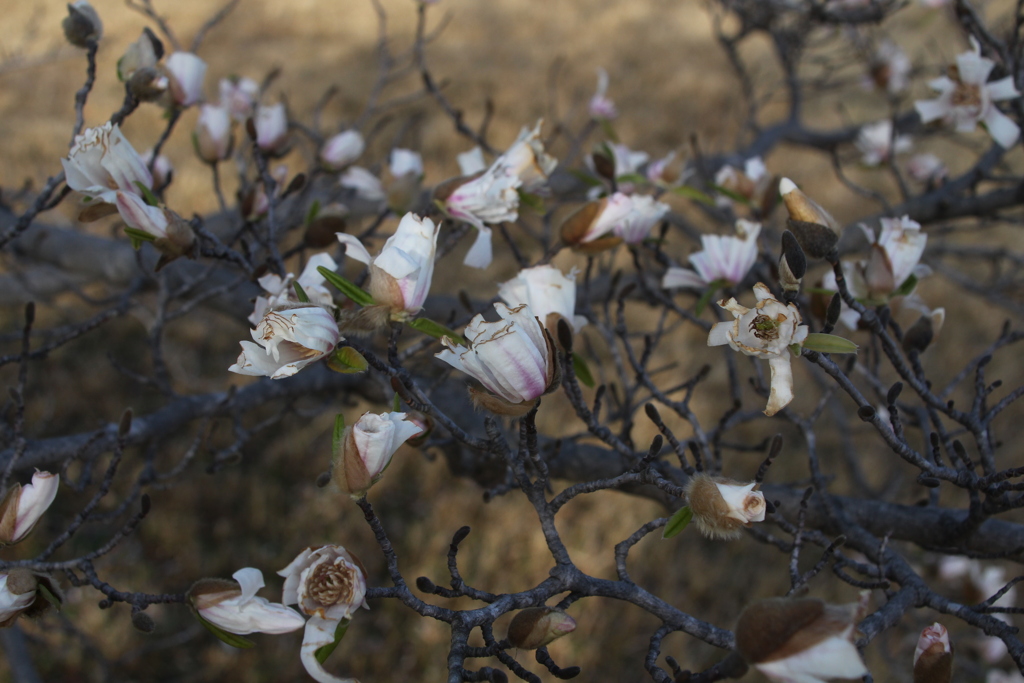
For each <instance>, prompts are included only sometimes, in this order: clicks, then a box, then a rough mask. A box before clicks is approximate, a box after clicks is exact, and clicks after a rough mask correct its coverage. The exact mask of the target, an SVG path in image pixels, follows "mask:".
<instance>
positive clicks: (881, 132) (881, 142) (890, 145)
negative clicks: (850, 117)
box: [854, 119, 913, 166]
mask: <svg viewBox="0 0 1024 683" xmlns="http://www.w3.org/2000/svg"><path fill="white" fill-rule="evenodd" d="M854 144H855V145H857V149H859V150H860V152H861V154H862V155H863V157H862V161H863V162H864V163H865V164H866V165H868V166H877V165H879V164H880V163H882V162H883V161H888V160H889V158H890V157H892V155H893V154H902V153H903V152H909V151H910V148H911V147H912V146H913V142H912V141H911V139H910V136H909V135H897V136H896V138H895V139H893V130H892V121H891V120H889V119H885V120H882V121H878V122H877V123H869V124H868V125H866V126H861V129H860V132H858V133H857V139H856V140H855V141H854Z"/></svg>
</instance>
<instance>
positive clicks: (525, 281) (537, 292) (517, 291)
mask: <svg viewBox="0 0 1024 683" xmlns="http://www.w3.org/2000/svg"><path fill="white" fill-rule="evenodd" d="M498 296H500V297H501V298H502V299H503V300H504V301H505V303H506V304H508V305H509V306H512V307H515V306H519V305H520V304H526V305H527V306H529V307H530V310H532V311H533V314H534V315H536V316H537V318H538V320H540V321H541V323H542V324H543V325H544V327H545V328H546V329H547V331H548V332H550V333H552V334H555V331H556V328H557V326H558V322H557V321H558V318H559V317H561V318H564V319H565V321H566V322H567V323H569V324H570V325H572V329H573V331H574V332H579V331H580V329H581V328H582V327H583V326H584V325H586V324H587V319H586V318H584V317H583V316H581V315H576V269H575V268H573V269H572V270H571V271H569V275H568V276H566V275H563V274H562V271H560V270H559V269H558V268H555V267H554V266H551V265H543V266H534V267H533V268H524V269H523V270H521V271H519V274H518V275H516V276H515V277H514V278H512V279H511V280H509V281H508V282H503V283H502V284H501V285H500V286H499V287H498ZM552 316H556V317H554V318H553V317H552Z"/></svg>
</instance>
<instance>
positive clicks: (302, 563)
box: [278, 545, 370, 683]
mask: <svg viewBox="0 0 1024 683" xmlns="http://www.w3.org/2000/svg"><path fill="white" fill-rule="evenodd" d="M278 574H279V575H281V576H283V577H284V597H283V599H282V602H283V603H284V604H286V605H298V606H299V609H300V610H301V611H302V612H303V613H305V614H307V615H308V616H309V620H308V621H307V622H306V630H305V633H304V635H303V638H302V650H301V652H302V664H303V666H305V667H306V671H307V672H309V675H310V676H312V677H313V678H314V679H316V680H318V681H320V683H340V682H343V681H351V680H352V679H343V678H338V677H337V676H333V675H331V674H329V673H327V672H326V671H324V667H323V665H322V664H320V662H318V661H317V659H316V651H317V650H319V649H320V648H321V647H323V646H325V645H330V644H331V643H333V642H334V634H335V631H337V629H338V625H339V624H340V623H341V622H342V621H343V620H348V619H351V618H352V615H353V613H354V612H355V611H356V610H357V609H359V608H360V607H365V608H366V609H370V606H369V605H367V604H366V600H365V599H364V596H365V595H366V571H365V570H364V569H363V566H362V564H361V563H360V562H359V560H357V559H356V558H355V556H353V555H352V554H351V553H349V552H348V551H347V550H345V548H343V547H342V546H340V545H325V546H320V547H317V548H306V549H305V550H303V551H302V552H301V553H299V556H298V557H296V558H295V559H294V560H293V561H292V563H291V564H289V565H288V566H287V567H285V568H284V569H282V570H281V571H279V572H278Z"/></svg>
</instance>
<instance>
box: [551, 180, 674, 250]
mask: <svg viewBox="0 0 1024 683" xmlns="http://www.w3.org/2000/svg"><path fill="white" fill-rule="evenodd" d="M668 211H669V206H668V204H664V203H662V202H659V201H656V200H655V199H654V197H648V196H646V195H627V194H623V193H622V192H616V193H615V194H613V195H612V196H611V197H605V198H603V199H600V200H598V201H594V202H590V203H589V204H586V205H584V206H583V208H581V209H580V210H579V211H577V212H576V213H575V214H573V215H572V216H570V217H569V218H568V219H567V220H566V222H565V224H564V225H563V226H562V239H563V240H564V241H565V242H566V244H570V245H572V246H574V247H575V248H577V249H579V250H580V251H583V252H585V253H597V252H600V251H603V250H604V249H608V248H610V247H613V246H615V245H617V244H619V243H620V242H626V243H627V244H639V243H640V242H642V241H643V240H644V239H645V238H646V237H647V235H648V234H649V233H650V232H651V228H653V227H654V225H655V223H657V222H658V221H660V220H661V219H662V217H663V216H664V215H665V214H666V213H668Z"/></svg>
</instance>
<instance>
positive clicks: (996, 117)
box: [982, 106, 1020, 149]
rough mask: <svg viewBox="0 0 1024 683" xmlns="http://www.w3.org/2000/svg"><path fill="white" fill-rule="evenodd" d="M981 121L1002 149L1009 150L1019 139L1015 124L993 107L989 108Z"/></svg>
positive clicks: (1018, 130)
mask: <svg viewBox="0 0 1024 683" xmlns="http://www.w3.org/2000/svg"><path fill="white" fill-rule="evenodd" d="M982 120H983V121H984V122H985V127H986V128H987V129H988V134H989V135H991V136H992V139H993V140H995V141H996V142H997V143H998V144H999V146H1000V147H1002V148H1003V149H1010V148H1011V147H1013V146H1014V145H1015V144H1016V143H1017V140H1018V138H1020V128H1019V127H1018V126H1017V124H1016V123H1014V122H1013V121H1012V120H1011V119H1010V117H1009V116H1007V115H1006V114H1004V113H1003V112H1001V111H999V110H998V109H996V108H995V107H994V106H989V109H988V112H987V113H986V114H985V117H984V118H983V119H982Z"/></svg>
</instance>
